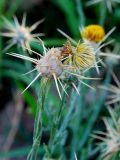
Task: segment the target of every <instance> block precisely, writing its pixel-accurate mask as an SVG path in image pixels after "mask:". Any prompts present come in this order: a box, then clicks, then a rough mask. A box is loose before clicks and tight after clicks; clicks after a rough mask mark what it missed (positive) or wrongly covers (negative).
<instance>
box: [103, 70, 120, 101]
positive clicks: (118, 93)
mask: <svg viewBox="0 0 120 160" xmlns="http://www.w3.org/2000/svg"><path fill="white" fill-rule="evenodd" d="M112 76H113V79H114V81H115V82H116V84H117V86H114V85H112V84H110V85H109V86H108V87H106V86H100V88H101V89H105V90H107V91H109V92H110V93H111V94H110V95H109V96H108V97H107V98H108V101H107V102H106V104H114V103H116V102H120V82H119V80H118V78H117V77H116V75H115V74H114V72H112Z"/></svg>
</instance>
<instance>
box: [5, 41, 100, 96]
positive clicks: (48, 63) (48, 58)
mask: <svg viewBox="0 0 120 160" xmlns="http://www.w3.org/2000/svg"><path fill="white" fill-rule="evenodd" d="M39 40H40V39H39ZM40 43H41V44H42V46H43V50H44V52H43V55H41V54H39V53H37V52H35V51H32V50H30V49H27V50H28V51H31V52H33V53H34V54H36V55H37V56H38V57H39V59H35V58H31V57H28V56H24V55H20V54H16V53H7V54H9V55H11V56H14V57H17V58H20V59H24V60H28V61H31V62H32V63H33V64H34V65H35V67H34V69H32V70H31V71H29V72H27V73H25V74H24V75H27V74H29V73H31V72H33V71H37V73H38V74H37V76H36V77H35V78H34V79H33V81H32V82H31V83H30V84H29V85H28V86H27V87H26V89H25V90H24V91H23V93H24V92H25V91H26V90H27V89H28V88H29V87H30V86H31V85H32V84H33V83H34V82H35V81H36V80H37V79H38V78H39V77H40V76H41V77H43V78H45V79H52V80H54V82H55V85H56V88H57V91H58V94H59V97H60V98H62V96H61V91H60V87H61V89H62V90H63V91H64V92H65V93H66V94H67V92H66V89H65V83H64V78H66V76H63V75H68V78H69V77H70V76H72V77H74V78H76V79H77V80H78V81H79V82H81V83H83V84H84V85H86V86H87V87H89V88H92V87H91V86H89V85H88V84H86V83H85V82H83V81H82V80H84V79H97V78H89V77H84V76H83V75H81V73H80V72H78V70H77V71H76V70H75V68H76V67H74V66H71V65H69V64H64V61H65V58H66V57H63V56H62V55H61V48H51V49H47V48H46V47H45V45H44V43H43V41H42V40H40ZM63 77H64V78H63ZM71 84H72V86H73V87H74V89H75V90H76V91H77V93H78V94H79V91H78V89H77V86H76V85H75V83H74V81H73V82H72V83H71ZM59 85H60V87H59ZM92 89H93V88H92ZM67 95H68V94H67Z"/></svg>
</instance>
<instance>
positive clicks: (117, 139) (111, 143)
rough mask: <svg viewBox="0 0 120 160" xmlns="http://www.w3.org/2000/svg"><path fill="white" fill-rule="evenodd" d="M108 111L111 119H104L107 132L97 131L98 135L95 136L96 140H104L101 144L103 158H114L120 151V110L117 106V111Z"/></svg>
mask: <svg viewBox="0 0 120 160" xmlns="http://www.w3.org/2000/svg"><path fill="white" fill-rule="evenodd" d="M108 109H109V112H110V115H111V117H110V118H104V123H105V126H106V129H107V132H106V133H105V132H102V131H96V135H93V137H95V138H96V139H99V140H102V142H100V144H99V145H100V146H101V152H102V155H101V157H102V158H112V157H113V155H114V154H116V153H117V152H118V151H120V127H119V119H120V118H119V114H120V109H119V108H118V107H117V106H116V108H115V109H111V108H110V107H109V108H108Z"/></svg>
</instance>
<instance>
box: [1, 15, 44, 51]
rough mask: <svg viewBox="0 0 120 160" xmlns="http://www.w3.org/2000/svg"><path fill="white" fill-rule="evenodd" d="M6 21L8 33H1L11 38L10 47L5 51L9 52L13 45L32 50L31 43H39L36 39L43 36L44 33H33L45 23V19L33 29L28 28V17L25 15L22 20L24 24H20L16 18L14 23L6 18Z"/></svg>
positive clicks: (5, 26) (32, 27) (33, 26)
mask: <svg viewBox="0 0 120 160" xmlns="http://www.w3.org/2000/svg"><path fill="white" fill-rule="evenodd" d="M3 20H4V23H5V25H4V28H6V29H7V31H6V32H4V33H0V35H2V36H5V37H8V38H11V39H10V40H9V41H8V46H7V47H6V48H5V50H8V49H9V48H10V47H12V46H13V45H16V44H17V45H19V46H21V47H22V48H23V50H25V48H29V49H30V42H31V41H37V39H36V37H38V36H42V35H43V33H38V34H32V31H34V30H35V29H36V28H37V26H38V25H39V24H40V23H42V22H43V21H44V19H42V20H40V21H38V22H36V23H35V24H33V25H32V26H31V27H26V15H25V14H24V16H23V19H22V24H20V23H19V22H18V19H17V18H16V17H15V16H14V22H13V23H12V22H10V21H9V20H7V19H6V18H5V17H3Z"/></svg>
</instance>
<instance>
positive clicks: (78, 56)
mask: <svg viewBox="0 0 120 160" xmlns="http://www.w3.org/2000/svg"><path fill="white" fill-rule="evenodd" d="M64 63H65V64H71V65H72V66H74V67H76V69H79V70H82V71H83V70H85V69H88V68H90V67H92V66H94V63H95V54H94V49H93V48H92V47H90V46H88V45H86V44H85V43H78V45H77V46H76V47H72V55H71V56H70V57H69V58H68V59H67V60H66V61H65V62H64Z"/></svg>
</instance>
